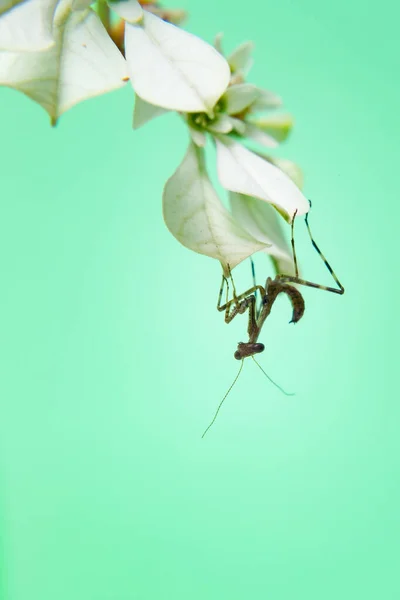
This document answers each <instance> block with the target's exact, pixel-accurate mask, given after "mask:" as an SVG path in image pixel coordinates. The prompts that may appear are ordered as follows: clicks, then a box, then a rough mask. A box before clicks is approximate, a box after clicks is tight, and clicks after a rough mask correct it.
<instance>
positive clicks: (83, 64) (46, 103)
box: [0, 5, 126, 123]
mask: <svg viewBox="0 0 400 600" xmlns="http://www.w3.org/2000/svg"><path fill="white" fill-rule="evenodd" d="M54 38H55V45H54V46H52V47H51V48H49V49H48V50H44V51H42V52H25V53H21V52H19V53H18V52H0V85H4V86H8V87H11V88H14V89H16V90H19V91H20V92H23V93H24V94H26V95H27V96H29V97H30V98H32V99H33V100H35V101H36V102H38V103H39V104H41V106H43V108H44V109H45V110H47V112H48V113H49V115H50V116H51V119H52V122H53V123H54V122H56V120H57V118H58V117H59V116H60V115H61V114H62V113H64V112H65V111H66V110H68V109H69V108H71V106H73V105H74V104H77V103H78V102H81V101H82V100H85V99H87V98H91V97H93V96H98V95H99V94H104V93H106V92H108V91H110V90H113V89H116V88H119V87H122V86H123V85H124V84H125V80H126V66H125V60H124V58H123V57H122V55H121V53H120V52H119V50H118V49H117V47H116V46H115V45H114V43H113V42H112V41H111V39H110V37H109V36H108V33H107V32H106V30H105V28H104V27H103V25H102V23H101V21H100V19H99V18H98V16H97V15H96V14H95V13H94V12H93V11H92V10H91V9H88V10H85V11H79V12H71V11H68V10H66V9H65V5H63V6H61V7H60V8H58V9H57V14H56V19H55V26H54Z"/></svg>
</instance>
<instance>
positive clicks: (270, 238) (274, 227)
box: [229, 192, 294, 275]
mask: <svg viewBox="0 0 400 600" xmlns="http://www.w3.org/2000/svg"><path fill="white" fill-rule="evenodd" d="M229 200H230V204H231V209H232V215H233V216H234V218H235V219H236V221H237V222H238V223H240V224H241V225H242V227H244V228H245V229H246V230H247V231H248V232H249V233H250V234H251V235H252V236H253V237H255V238H256V239H257V240H260V241H262V242H265V243H269V244H271V246H269V247H268V248H265V250H264V252H266V253H267V254H269V255H270V256H272V257H273V258H274V259H275V261H276V262H277V263H278V265H279V267H278V269H279V270H278V272H279V273H286V275H294V263H293V255H292V251H291V249H290V246H289V244H288V242H287V241H286V238H285V236H284V233H283V228H282V219H281V217H280V216H279V214H278V213H277V211H276V210H275V209H274V208H273V207H272V206H271V205H270V204H268V203H267V202H263V201H262V200H258V198H252V197H251V196H245V195H244V194H237V193H236V192H230V193H229Z"/></svg>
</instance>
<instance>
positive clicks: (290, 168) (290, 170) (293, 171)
mask: <svg viewBox="0 0 400 600" xmlns="http://www.w3.org/2000/svg"><path fill="white" fill-rule="evenodd" d="M265 158H266V159H267V160H269V161H270V162H272V164H273V165H276V166H277V167H278V168H279V169H280V170H281V171H283V172H284V173H286V175H287V176H288V177H290V179H291V180H292V181H293V182H294V183H295V184H296V185H297V187H298V188H299V189H300V190H301V189H303V186H304V175H303V171H302V170H301V169H300V167H299V165H298V164H296V163H295V162H293V161H291V160H287V159H286V158H272V157H271V156H269V157H265Z"/></svg>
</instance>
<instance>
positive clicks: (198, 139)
mask: <svg viewBox="0 0 400 600" xmlns="http://www.w3.org/2000/svg"><path fill="white" fill-rule="evenodd" d="M188 127H189V133H190V137H191V138H192V140H193V142H194V143H195V144H196V146H199V148H204V146H205V145H206V143H207V137H206V134H205V133H204V131H200V130H199V129H195V127H192V126H191V125H188Z"/></svg>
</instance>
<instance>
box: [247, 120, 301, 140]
mask: <svg viewBox="0 0 400 600" xmlns="http://www.w3.org/2000/svg"><path fill="white" fill-rule="evenodd" d="M249 122H250V123H251V124H252V125H255V126H256V127H257V128H258V129H261V130H262V131H264V132H265V133H266V134H267V135H269V136H271V137H273V138H274V139H275V140H276V141H277V142H283V141H284V140H286V138H287V136H288V135H289V133H290V130H291V129H292V127H293V117H292V115H289V114H271V115H270V116H269V117H261V118H259V119H254V118H253V119H251V121H249Z"/></svg>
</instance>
